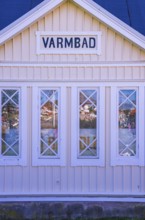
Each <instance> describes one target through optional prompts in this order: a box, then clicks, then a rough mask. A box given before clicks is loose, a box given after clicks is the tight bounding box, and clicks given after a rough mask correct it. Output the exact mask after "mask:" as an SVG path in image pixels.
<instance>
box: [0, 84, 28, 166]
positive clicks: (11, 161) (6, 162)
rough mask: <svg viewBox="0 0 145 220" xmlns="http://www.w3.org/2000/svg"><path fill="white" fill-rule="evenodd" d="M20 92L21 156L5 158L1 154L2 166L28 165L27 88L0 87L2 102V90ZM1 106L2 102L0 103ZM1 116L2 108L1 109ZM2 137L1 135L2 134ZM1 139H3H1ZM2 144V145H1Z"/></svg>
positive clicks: (0, 164)
mask: <svg viewBox="0 0 145 220" xmlns="http://www.w3.org/2000/svg"><path fill="white" fill-rule="evenodd" d="M6 89H8V90H14V89H16V90H19V101H20V102H19V106H20V111H19V112H20V114H19V121H20V123H19V144H20V146H19V149H20V153H19V156H17V157H15V156H3V155H1V154H0V166H17V165H18V166H26V165H27V132H26V131H27V129H26V127H27V110H26V107H27V104H26V103H27V96H26V87H25V86H19V87H16V86H13V85H9V86H8V85H3V86H1V87H0V100H1V91H2V90H6ZM0 105H1V101H0ZM0 115H1V108H0ZM1 126H2V121H1V117H0V127H1ZM0 136H1V134H0ZM0 138H1V137H0ZM0 144H1V143H0Z"/></svg>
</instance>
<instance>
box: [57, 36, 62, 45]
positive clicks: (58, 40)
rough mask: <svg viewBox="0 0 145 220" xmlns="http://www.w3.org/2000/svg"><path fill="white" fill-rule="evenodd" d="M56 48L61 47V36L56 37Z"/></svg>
mask: <svg viewBox="0 0 145 220" xmlns="http://www.w3.org/2000/svg"><path fill="white" fill-rule="evenodd" d="M57 48H63V38H62V37H58V38H57Z"/></svg>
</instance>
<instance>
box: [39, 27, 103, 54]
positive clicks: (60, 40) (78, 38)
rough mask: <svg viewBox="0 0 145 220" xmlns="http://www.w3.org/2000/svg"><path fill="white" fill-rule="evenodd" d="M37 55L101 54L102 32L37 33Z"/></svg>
mask: <svg viewBox="0 0 145 220" xmlns="http://www.w3.org/2000/svg"><path fill="white" fill-rule="evenodd" d="M36 40H37V54H98V55H100V54H101V32H77V33H75V32H73V33H70V32H44V31H43V32H36Z"/></svg>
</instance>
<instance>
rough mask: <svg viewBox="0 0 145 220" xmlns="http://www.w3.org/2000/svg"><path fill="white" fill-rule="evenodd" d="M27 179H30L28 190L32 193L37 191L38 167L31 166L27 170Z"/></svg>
mask: <svg viewBox="0 0 145 220" xmlns="http://www.w3.org/2000/svg"><path fill="white" fill-rule="evenodd" d="M29 181H30V192H31V193H32V194H33V193H36V192H37V193H38V189H39V188H38V183H39V178H38V167H31V166H30V170H29Z"/></svg>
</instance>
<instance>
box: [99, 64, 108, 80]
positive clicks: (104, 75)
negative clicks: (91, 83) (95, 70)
mask: <svg viewBox="0 0 145 220" xmlns="http://www.w3.org/2000/svg"><path fill="white" fill-rule="evenodd" d="M100 70H101V74H100V75H101V79H102V80H103V79H105V80H106V79H108V78H109V74H108V68H107V67H100Z"/></svg>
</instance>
